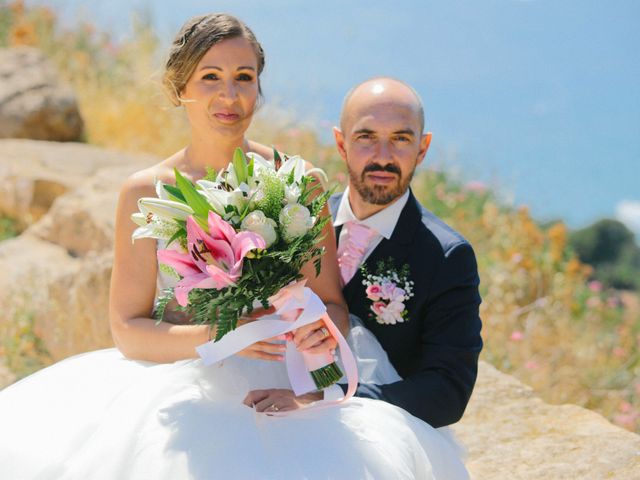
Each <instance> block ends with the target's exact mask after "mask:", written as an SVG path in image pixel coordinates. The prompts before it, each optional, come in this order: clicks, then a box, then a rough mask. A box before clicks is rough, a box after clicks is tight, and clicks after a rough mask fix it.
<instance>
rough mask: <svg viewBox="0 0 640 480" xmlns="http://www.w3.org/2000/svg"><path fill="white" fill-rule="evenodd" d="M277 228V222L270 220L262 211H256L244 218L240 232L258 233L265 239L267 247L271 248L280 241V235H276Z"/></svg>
mask: <svg viewBox="0 0 640 480" xmlns="http://www.w3.org/2000/svg"><path fill="white" fill-rule="evenodd" d="M277 226H278V224H277V223H276V222H275V220H272V219H271V218H268V217H267V216H265V214H264V213H263V212H262V211H260V210H254V211H253V212H251V213H250V214H249V215H247V216H246V217H244V219H243V220H242V224H241V225H240V230H244V231H247V232H253V233H257V234H258V235H260V236H261V237H262V238H264V241H265V243H266V247H267V248H269V247H270V246H271V245H273V243H274V242H275V241H276V240H277V239H278V234H277V233H276V227H277Z"/></svg>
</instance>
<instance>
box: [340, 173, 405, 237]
mask: <svg viewBox="0 0 640 480" xmlns="http://www.w3.org/2000/svg"><path fill="white" fill-rule="evenodd" d="M408 200H409V189H407V191H406V192H404V194H402V196H401V197H400V198H398V199H397V200H396V201H395V202H393V203H392V204H391V205H389V206H388V207H385V208H384V209H382V210H380V211H379V212H378V213H375V214H374V215H371V216H370V217H367V218H365V219H364V220H358V219H357V218H356V216H355V215H354V214H353V210H351V204H350V203H349V187H348V186H347V188H346V190H345V191H344V193H343V194H342V198H341V199H340V205H339V206H338V213H337V214H336V219H335V220H334V222H333V225H334V226H335V227H339V226H340V225H344V224H345V223H347V222H350V221H355V222H357V223H360V224H362V225H365V226H367V227H369V228H371V229H373V230H375V231H376V232H378V233H379V234H380V235H382V236H383V237H384V238H386V239H387V240H389V239H390V238H391V235H392V234H393V231H394V230H395V228H396V224H397V223H398V219H399V218H400V213H401V212H402V209H403V208H404V207H405V205H406V204H407V201H408Z"/></svg>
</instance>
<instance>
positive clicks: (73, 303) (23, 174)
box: [0, 140, 158, 360]
mask: <svg viewBox="0 0 640 480" xmlns="http://www.w3.org/2000/svg"><path fill="white" fill-rule="evenodd" d="M157 161H158V159H157V158H153V157H150V156H144V155H137V156H134V155H126V154H121V153H118V152H114V151H108V150H104V149H100V148H95V147H90V146H87V145H81V144H67V143H64V144H61V143H55V142H37V141H29V140H0V189H2V191H0V214H4V215H7V216H10V217H12V218H16V219H20V220H21V221H22V222H23V223H24V225H23V227H24V228H26V230H25V231H24V233H23V234H22V235H20V236H19V237H17V238H14V239H11V240H7V241H4V242H0V271H2V275H1V276H0V305H2V306H3V308H2V309H1V310H0V336H1V334H2V332H3V325H4V326H6V325H7V324H8V323H10V322H12V321H14V319H15V318H19V317H20V316H22V317H24V316H28V317H29V318H32V319H33V328H34V331H35V333H36V334H37V335H38V337H40V338H41V339H42V340H43V342H44V345H45V347H46V348H47V350H48V351H49V353H50V354H51V358H52V359H53V360H59V359H61V358H64V357H67V356H69V355H72V354H74V353H78V352H81V351H86V350H92V349H95V348H100V347H105V346H110V345H112V341H111V334H110V332H109V321H108V303H107V302H108V292H109V279H110V276H111V263H112V246H113V229H114V217H115V209H116V202H117V196H118V190H119V188H120V185H121V184H122V182H123V180H124V179H125V178H126V177H127V176H128V175H129V174H131V173H132V172H134V171H136V170H139V169H141V168H144V167H145V166H147V165H150V164H151V163H153V162H157ZM44 199H46V201H45V200H44ZM4 330H5V331H6V328H5V329H4Z"/></svg>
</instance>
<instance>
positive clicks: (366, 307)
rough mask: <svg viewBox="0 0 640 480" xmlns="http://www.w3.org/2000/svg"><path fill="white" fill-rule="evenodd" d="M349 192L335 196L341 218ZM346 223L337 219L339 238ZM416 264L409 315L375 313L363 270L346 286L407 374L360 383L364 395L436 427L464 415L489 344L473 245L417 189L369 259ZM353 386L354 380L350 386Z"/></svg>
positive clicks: (355, 307) (354, 309) (371, 265)
mask: <svg viewBox="0 0 640 480" xmlns="http://www.w3.org/2000/svg"><path fill="white" fill-rule="evenodd" d="M341 197H342V194H338V195H334V196H333V197H331V198H330V199H329V208H330V210H331V213H332V215H333V217H334V218H335V216H336V213H337V210H338V206H339V205H340V199H341ZM340 230H341V227H336V238H339V236H340ZM389 258H391V259H393V261H394V263H395V265H396V267H397V268H398V270H399V269H400V268H402V266H403V265H405V264H406V265H408V266H409V269H410V279H411V280H413V281H414V282H415V284H414V296H413V297H412V298H411V299H409V300H408V301H407V302H405V305H406V309H407V311H408V318H407V320H405V321H404V322H403V323H396V324H395V325H382V324H379V323H377V322H376V320H375V318H374V317H372V315H371V314H372V311H371V308H370V307H371V300H369V299H368V298H367V295H366V292H365V289H366V287H365V286H364V285H363V284H362V280H363V278H362V274H361V272H360V271H359V270H358V271H357V272H356V274H355V275H354V277H353V278H352V279H351V280H350V281H349V283H347V284H346V285H345V286H344V289H343V294H344V296H345V299H346V301H347V304H348V306H349V312H350V313H352V314H354V315H357V316H358V317H360V318H361V319H362V321H363V322H364V324H365V326H366V327H367V328H369V330H371V331H372V332H373V334H374V335H375V336H376V337H377V339H378V341H379V342H380V344H381V345H382V347H383V348H384V350H385V351H386V352H387V354H388V355H389V360H390V361H391V363H392V364H393V366H394V367H395V369H396V370H397V371H398V374H399V375H400V376H401V377H402V380H401V381H398V382H395V383H391V384H388V385H374V384H359V385H358V389H357V391H356V396H360V397H368V398H375V399H380V400H384V401H387V402H389V403H392V404H394V405H397V406H399V407H401V408H403V409H405V410H406V411H408V412H409V413H411V414H412V415H415V416H416V417H418V418H421V419H422V420H424V421H425V422H427V423H429V424H430V425H431V426H433V427H436V428H437V427H442V426H445V425H449V424H452V423H455V422H457V421H458V420H460V418H461V417H462V414H463V413H464V410H465V408H466V406H467V403H468V402H469V398H470V396H471V392H472V391H473V386H474V384H475V381H476V376H477V371H478V356H479V354H480V350H482V339H481V337H480V329H481V322H480V317H479V314H478V309H479V306H480V302H481V299H480V294H479V293H478V285H479V283H480V279H479V277H478V268H477V264H476V259H475V255H474V253H473V249H472V248H471V245H470V244H469V243H468V242H467V241H466V240H465V239H464V238H463V237H462V236H461V235H460V234H458V233H457V232H456V231H454V230H453V229H452V228H451V227H449V226H448V225H446V224H445V223H444V222H443V221H442V220H440V219H439V218H438V217H436V216H435V215H434V214H433V213H431V212H429V211H428V210H426V209H425V208H423V207H422V206H421V205H420V204H419V203H418V201H417V200H416V199H415V197H414V196H413V194H410V196H409V200H408V201H407V204H406V206H405V207H404V209H403V210H402V213H401V214H400V218H399V219H398V223H397V225H396V227H395V230H394V231H393V234H392V236H391V238H390V239H388V240H387V239H384V238H383V239H382V241H381V242H380V244H379V245H378V246H377V247H376V248H375V250H374V251H373V252H372V253H371V255H370V256H369V257H368V258H367V259H366V261H365V262H364V263H365V265H366V267H367V270H368V271H369V272H370V273H375V272H376V264H377V262H378V261H379V260H382V259H389ZM342 387H343V389H346V386H342Z"/></svg>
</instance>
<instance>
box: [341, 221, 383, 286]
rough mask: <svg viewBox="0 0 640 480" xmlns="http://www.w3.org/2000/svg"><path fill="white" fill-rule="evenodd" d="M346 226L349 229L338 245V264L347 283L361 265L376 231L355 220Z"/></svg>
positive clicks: (343, 279)
mask: <svg viewBox="0 0 640 480" xmlns="http://www.w3.org/2000/svg"><path fill="white" fill-rule="evenodd" d="M344 227H346V229H347V231H346V233H345V236H344V237H343V239H342V241H341V242H340V246H339V247H338V265H339V266H340V275H341V276H342V281H343V282H344V285H346V284H347V283H349V280H351V279H352V278H353V276H354V275H355V273H356V270H358V267H360V264H361V263H362V259H363V258H364V254H365V252H366V251H367V248H368V247H369V242H370V241H371V238H372V237H373V236H375V234H376V231H375V230H372V229H371V228H369V227H367V226H366V225H362V224H361V223H356V222H354V221H350V222H347V223H345V224H344Z"/></svg>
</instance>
